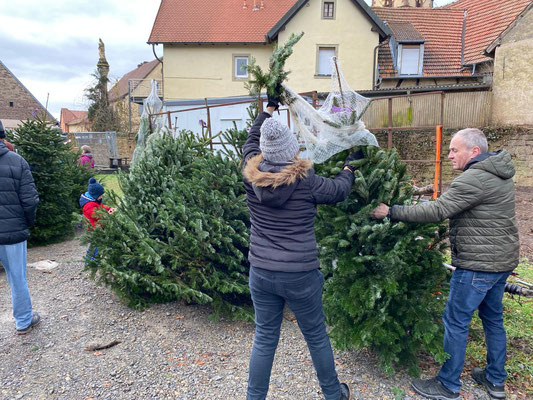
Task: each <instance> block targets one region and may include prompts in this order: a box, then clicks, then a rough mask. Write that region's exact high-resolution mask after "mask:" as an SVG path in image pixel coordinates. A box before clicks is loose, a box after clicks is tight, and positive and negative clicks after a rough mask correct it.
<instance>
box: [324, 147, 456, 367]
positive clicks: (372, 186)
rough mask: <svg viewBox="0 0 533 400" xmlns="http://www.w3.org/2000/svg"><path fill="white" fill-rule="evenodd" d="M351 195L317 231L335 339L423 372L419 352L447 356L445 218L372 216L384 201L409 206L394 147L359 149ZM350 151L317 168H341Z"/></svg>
mask: <svg viewBox="0 0 533 400" xmlns="http://www.w3.org/2000/svg"><path fill="white" fill-rule="evenodd" d="M362 150H363V152H364V153H365V158H364V159H362V160H358V161H352V165H353V166H354V167H356V168H357V169H356V170H355V183H354V186H353V188H352V191H351V194H350V196H349V197H348V198H347V199H346V200H345V201H344V202H342V203H339V204H337V205H335V206H320V208H319V212H318V217H317V223H316V234H317V239H318V243H319V248H320V258H321V265H322V267H323V270H324V272H325V275H326V277H327V281H326V283H325V292H324V308H325V311H326V318H327V322H328V324H329V325H330V326H331V327H332V330H331V333H330V335H331V337H332V339H333V341H334V343H335V344H336V345H338V346H339V347H341V348H361V347H368V348H370V349H372V350H373V351H375V352H376V353H377V354H378V356H379V360H380V363H381V364H382V366H383V367H384V369H385V371H386V372H388V373H392V372H393V371H394V365H395V364H399V365H402V366H408V367H409V371H410V372H411V373H412V374H416V373H417V372H418V369H417V354H418V352H419V351H420V350H426V351H428V352H429V353H431V354H432V355H433V356H434V357H435V359H436V360H437V361H439V362H442V361H443V360H444V359H445V353H443V350H442V324H441V322H440V318H441V315H442V311H443V305H444V298H443V296H442V294H441V293H440V291H442V290H443V289H442V288H441V285H443V284H445V280H446V272H445V269H444V267H443V266H442V262H443V250H444V248H445V244H444V243H443V242H442V240H443V238H444V236H445V233H446V227H445V225H444V224H425V225H420V224H406V223H403V222H391V221H390V220H388V219H385V220H384V221H375V220H372V219H370V212H371V211H372V210H373V209H374V208H375V207H376V206H377V205H378V204H379V203H386V204H390V205H392V204H412V201H413V195H412V189H411V185H410V183H409V178H408V177H407V175H406V165H405V163H402V162H401V161H400V160H399V157H398V155H397V153H396V151H395V150H394V149H393V150H392V151H385V150H380V149H378V148H376V147H372V146H368V147H363V148H362ZM347 154H348V152H347V151H346V152H343V153H340V154H338V155H336V156H334V157H333V158H331V159H330V160H328V162H326V163H324V164H322V165H317V166H316V169H317V173H319V174H321V175H325V176H334V175H335V174H337V173H338V172H339V171H340V170H341V168H342V166H343V163H344V159H345V158H346V156H347Z"/></svg>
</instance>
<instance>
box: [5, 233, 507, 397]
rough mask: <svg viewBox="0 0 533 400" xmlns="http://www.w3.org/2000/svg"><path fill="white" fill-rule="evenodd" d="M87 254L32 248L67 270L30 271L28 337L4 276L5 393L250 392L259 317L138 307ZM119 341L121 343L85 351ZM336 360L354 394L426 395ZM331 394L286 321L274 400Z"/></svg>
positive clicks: (66, 246)
mask: <svg viewBox="0 0 533 400" xmlns="http://www.w3.org/2000/svg"><path fill="white" fill-rule="evenodd" d="M84 254H85V247H84V246H81V245H80V244H79V242H78V241H77V240H71V241H67V242H63V243H59V244H56V245H51V246H47V247H39V248H32V249H29V251H28V262H29V263H31V262H35V261H40V260H45V259H50V260H55V261H57V262H59V266H58V267H57V268H56V269H54V270H52V272H51V273H43V272H39V271H37V270H35V269H33V268H28V282H29V287H30V292H31V294H32V300H33V306H34V309H35V310H37V311H39V313H40V314H41V316H42V318H43V321H42V323H41V324H40V325H39V326H38V327H37V328H35V329H34V330H33V331H32V332H31V333H30V334H28V335H26V336H16V335H15V334H14V321H13V319H12V316H11V299H10V294H9V285H8V284H7V280H6V276H5V273H4V272H3V271H2V272H0V360H1V362H0V398H1V399H21V398H23V399H65V400H66V399H86V400H88V399H183V400H186V399H244V398H245V391H246V382H247V369H248V358H249V355H250V350H251V346H252V341H253V331H254V326H253V324H252V323H245V322H230V321H218V322H213V321H211V320H210V319H209V314H210V310H209V308H208V307H205V306H186V305H183V304H181V303H178V302H176V303H171V304H165V305H155V306H152V307H151V308H149V309H147V310H145V311H142V312H139V311H134V310H131V309H129V308H128V307H126V306H125V305H124V304H123V303H121V302H120V300H119V299H118V298H117V297H116V296H115V295H114V294H113V293H112V292H111V291H110V290H109V289H107V288H105V287H100V286H97V285H96V284H95V283H94V282H93V281H92V280H90V279H88V278H87V274H86V273H83V272H81V270H82V263H81V257H82V256H83V255H84ZM0 270H1V269H0ZM114 340H118V341H121V343H120V344H118V345H116V346H114V347H111V348H109V349H105V350H101V351H86V350H85V348H86V347H87V346H90V345H95V344H108V343H110V342H112V341H114ZM336 362H337V368H338V373H339V377H340V379H341V380H342V381H346V382H348V383H349V385H350V386H351V389H352V393H353V396H352V398H353V399H395V395H394V394H393V392H392V389H393V388H398V389H403V390H404V391H405V392H406V394H405V397H403V398H404V399H421V397H419V396H417V395H415V394H414V393H413V392H412V391H411V389H410V387H409V381H410V379H409V377H408V376H407V375H406V374H405V373H398V374H397V375H395V376H393V377H386V376H385V375H383V373H381V372H380V371H379V369H378V368H377V365H376V362H375V359H374V357H373V356H372V355H371V354H369V353H368V352H366V351H358V352H336ZM431 370H433V371H434V370H435V368H434V367H431V368H430V370H429V371H427V372H428V374H429V373H434V372H433V371H431ZM463 382H464V383H465V385H464V386H463V397H464V398H466V399H469V400H471V399H488V398H489V397H488V395H487V394H486V393H485V392H484V391H483V390H481V389H480V388H478V387H477V386H476V385H475V384H474V383H473V382H472V381H471V380H470V379H469V378H468V377H464V378H463ZM321 398H322V397H321V393H320V388H319V386H318V383H317V381H316V378H315V376H314V370H313V368H312V363H311V358H310V356H309V352H308V350H307V347H306V345H305V341H304V340H303V337H302V335H301V333H300V331H299V329H298V327H297V325H296V324H295V323H294V322H291V321H290V320H289V319H286V320H285V319H284V322H283V326H282V335H281V340H280V344H279V347H278V351H277V354H276V360H275V364H274V368H273V371H272V379H271V385H270V392H269V397H268V399H293V400H294V399H296V400H304V399H305V400H308V399H310V400H312V399H321ZM399 398H401V397H399ZM508 398H511V399H512V398H513V397H511V396H510V397H508ZM514 398H516V397H514Z"/></svg>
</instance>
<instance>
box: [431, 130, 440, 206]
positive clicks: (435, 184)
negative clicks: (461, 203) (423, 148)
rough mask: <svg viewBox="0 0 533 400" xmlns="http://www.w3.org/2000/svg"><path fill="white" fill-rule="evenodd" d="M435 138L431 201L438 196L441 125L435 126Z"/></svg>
mask: <svg viewBox="0 0 533 400" xmlns="http://www.w3.org/2000/svg"><path fill="white" fill-rule="evenodd" d="M436 136H437V149H436V150H435V182H434V183H433V188H434V190H433V199H436V198H437V196H438V195H439V188H440V184H439V183H440V179H441V176H440V172H441V159H440V153H441V146H442V125H437V129H436Z"/></svg>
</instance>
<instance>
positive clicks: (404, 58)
mask: <svg viewBox="0 0 533 400" xmlns="http://www.w3.org/2000/svg"><path fill="white" fill-rule="evenodd" d="M421 59H422V57H421V53H420V45H414V46H412V45H411V46H406V45H401V51H400V75H420V74H421V73H422V71H421V68H420V67H421V62H422V61H421Z"/></svg>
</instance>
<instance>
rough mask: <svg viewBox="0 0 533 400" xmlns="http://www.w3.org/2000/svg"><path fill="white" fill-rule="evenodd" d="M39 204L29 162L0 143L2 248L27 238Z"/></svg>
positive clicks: (0, 225)
mask: <svg viewBox="0 0 533 400" xmlns="http://www.w3.org/2000/svg"><path fill="white" fill-rule="evenodd" d="M38 203H39V196H38V194H37V188H36V187H35V183H34V182H33V176H32V175H31V172H30V167H29V165H28V163H27V162H26V160H24V158H22V157H21V156H19V155H18V154H16V153H14V152H12V151H9V150H8V148H7V147H6V145H5V144H4V143H3V142H2V141H0V245H2V244H15V243H20V242H23V241H25V240H26V239H28V237H29V236H30V232H29V227H30V226H32V225H33V223H34V221H35V214H36V212H37V204H38Z"/></svg>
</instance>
